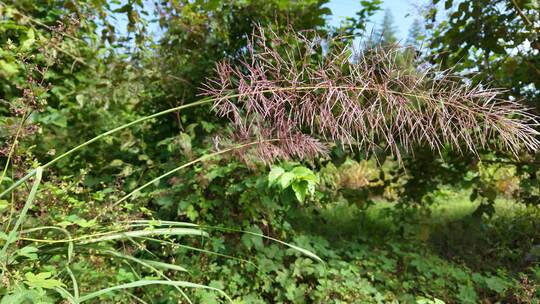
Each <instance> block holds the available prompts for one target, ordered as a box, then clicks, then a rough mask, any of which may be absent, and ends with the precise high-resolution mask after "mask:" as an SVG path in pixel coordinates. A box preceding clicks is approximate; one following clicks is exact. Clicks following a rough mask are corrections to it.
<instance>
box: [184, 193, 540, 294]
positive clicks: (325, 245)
mask: <svg viewBox="0 0 540 304" xmlns="http://www.w3.org/2000/svg"><path fill="white" fill-rule="evenodd" d="M476 205H477V204H475V203H471V202H470V200H469V199H468V195H467V193H463V192H462V191H454V190H447V191H445V192H444V194H441V197H440V198H439V199H438V200H437V202H436V203H435V205H434V206H433V207H432V213H431V214H430V215H428V216H426V215H425V214H422V215H420V214H417V215H413V219H412V220H411V221H410V223H409V224H407V226H406V229H405V233H406V234H405V235H403V234H402V233H401V231H400V229H398V227H399V223H398V222H397V221H396V220H394V219H392V214H393V213H394V212H395V208H394V206H393V204H392V203H389V202H385V201H380V202H377V203H376V204H375V205H374V206H372V207H370V208H368V210H367V212H362V211H361V210H359V209H358V208H357V207H356V206H355V205H351V204H348V203H346V202H342V203H335V204H332V205H329V206H324V207H321V208H318V210H317V212H316V215H314V214H313V213H312V212H302V211H300V212H295V214H294V215H292V217H294V221H291V222H294V223H295V224H294V225H293V229H294V230H295V231H297V233H296V235H295V236H294V238H293V239H294V243H295V244H298V245H299V246H302V247H303V248H306V249H309V250H312V251H313V252H316V253H317V254H318V255H319V256H320V257H321V258H322V259H323V260H324V261H325V264H321V263H316V262H313V261H312V260H310V259H307V258H304V257H298V254H297V253H294V252H293V251H285V252H283V251H282V250H281V249H280V248H279V246H278V245H276V244H269V243H266V242H263V241H262V240H261V239H257V238H250V237H245V238H243V239H242V241H243V244H244V246H245V247H246V249H247V250H251V251H252V253H253V259H252V261H253V262H254V264H255V265H256V267H255V266H254V265H244V264H242V263H241V262H236V261H230V260H229V261H224V262H223V263H217V262H216V261H212V262H209V264H208V265H207V267H204V268H203V269H204V270H203V271H202V272H200V273H196V274H194V276H195V277H199V278H201V279H202V280H203V281H205V282H207V283H209V284H210V285H211V286H219V287H221V288H224V290H227V291H228V292H230V294H231V295H233V296H237V297H238V298H237V301H238V302H239V303H496V302H498V303H536V302H537V301H538V289H537V286H538V283H539V282H540V281H539V280H540V266H538V258H540V257H539V256H538V252H536V251H537V250H538V249H537V248H538V245H537V242H538V241H539V240H540V239H539V238H540V232H539V231H538V229H537V227H538V225H540V212H539V210H538V209H536V208H527V207H525V206H523V205H520V204H517V203H515V202H512V201H510V200H498V201H497V204H496V213H495V215H494V216H493V217H491V218H487V217H484V218H482V219H475V218H474V217H473V216H472V214H473V212H474V210H476V207H477V206H476ZM311 211H312V210H311ZM535 242H536V243H535ZM535 246H536V247H535ZM535 250H536V251H535ZM232 269H242V271H241V272H240V273H236V272H234V271H232ZM197 296H198V297H199V298H200V299H201V301H202V302H205V303H219V300H218V299H217V298H216V296H215V294H212V293H208V292H203V291H199V292H197Z"/></svg>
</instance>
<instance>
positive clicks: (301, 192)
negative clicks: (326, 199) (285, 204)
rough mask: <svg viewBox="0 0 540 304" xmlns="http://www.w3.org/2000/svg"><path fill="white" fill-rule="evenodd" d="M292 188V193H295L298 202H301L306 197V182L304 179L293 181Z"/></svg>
mask: <svg viewBox="0 0 540 304" xmlns="http://www.w3.org/2000/svg"><path fill="white" fill-rule="evenodd" d="M292 189H293V191H294V195H296V199H298V201H299V202H300V203H303V202H304V200H305V199H306V193H307V189H308V182H306V181H300V182H294V183H293V184H292Z"/></svg>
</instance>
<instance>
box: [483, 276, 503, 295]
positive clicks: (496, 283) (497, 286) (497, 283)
mask: <svg viewBox="0 0 540 304" xmlns="http://www.w3.org/2000/svg"><path fill="white" fill-rule="evenodd" d="M484 281H485V282H486V285H487V287H488V288H489V289H491V290H493V291H495V292H496V293H499V294H501V293H503V292H504V291H505V290H506V288H508V283H507V282H506V281H504V280H503V279H501V278H499V277H495V276H493V277H488V278H485V280H484Z"/></svg>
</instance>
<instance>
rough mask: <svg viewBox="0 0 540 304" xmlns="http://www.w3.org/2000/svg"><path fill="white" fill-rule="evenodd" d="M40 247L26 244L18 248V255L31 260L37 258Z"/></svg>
mask: <svg viewBox="0 0 540 304" xmlns="http://www.w3.org/2000/svg"><path fill="white" fill-rule="evenodd" d="M37 252H38V249H37V248H36V247H33V246H26V247H23V248H21V249H19V250H17V255H19V256H24V257H27V258H28V259H30V260H37V258H38V255H37Z"/></svg>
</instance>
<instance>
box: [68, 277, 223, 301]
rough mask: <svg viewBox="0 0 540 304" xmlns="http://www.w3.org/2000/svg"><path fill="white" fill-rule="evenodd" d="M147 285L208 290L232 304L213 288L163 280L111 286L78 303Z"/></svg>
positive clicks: (221, 292) (87, 296)
mask: <svg viewBox="0 0 540 304" xmlns="http://www.w3.org/2000/svg"><path fill="white" fill-rule="evenodd" d="M148 285H165V286H178V287H186V288H200V289H208V290H212V291H216V292H218V293H219V294H221V295H222V296H224V297H225V298H227V300H229V302H231V303H232V299H231V298H230V297H229V296H228V295H227V294H226V293H225V292H223V291H222V290H221V289H218V288H213V287H210V286H206V285H201V284H195V283H190V282H185V281H163V280H139V281H135V282H131V283H126V284H121V285H116V286H113V287H109V288H105V289H102V290H98V291H95V292H92V293H90V294H87V295H85V296H82V297H80V298H79V302H84V301H88V300H91V299H94V298H97V297H99V296H102V295H104V294H107V293H110V292H114V291H117V290H122V289H129V288H137V287H143V286H148Z"/></svg>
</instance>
